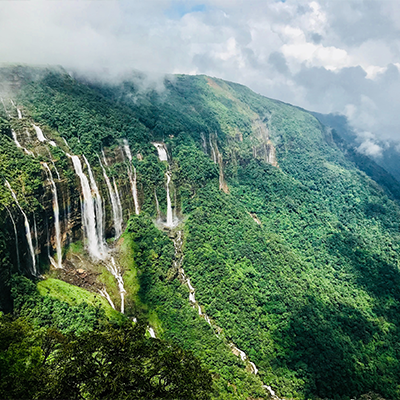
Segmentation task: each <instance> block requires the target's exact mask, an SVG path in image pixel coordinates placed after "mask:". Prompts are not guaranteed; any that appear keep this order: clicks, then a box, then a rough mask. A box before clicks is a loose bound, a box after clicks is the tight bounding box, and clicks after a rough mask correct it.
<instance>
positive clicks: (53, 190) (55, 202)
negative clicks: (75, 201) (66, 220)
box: [43, 163, 62, 268]
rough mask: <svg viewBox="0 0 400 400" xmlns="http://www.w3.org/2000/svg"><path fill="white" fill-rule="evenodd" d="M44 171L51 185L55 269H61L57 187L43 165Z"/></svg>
mask: <svg viewBox="0 0 400 400" xmlns="http://www.w3.org/2000/svg"><path fill="white" fill-rule="evenodd" d="M43 166H44V168H45V169H46V172H47V176H48V178H49V182H50V185H51V193H52V194H53V213H54V228H55V231H56V250H57V264H56V265H57V267H58V268H62V245H61V228H60V208H59V206H58V196H57V187H56V184H55V182H54V179H53V175H52V173H51V171H50V168H49V166H48V165H47V164H46V163H43Z"/></svg>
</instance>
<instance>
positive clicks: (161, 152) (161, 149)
mask: <svg viewBox="0 0 400 400" xmlns="http://www.w3.org/2000/svg"><path fill="white" fill-rule="evenodd" d="M152 145H153V146H155V148H156V149H157V152H158V159H159V160H160V161H167V162H168V154H167V149H166V147H165V145H164V143H159V142H152ZM165 176H166V177H167V185H166V189H167V222H166V224H165V226H167V227H168V228H173V227H174V226H175V225H176V224H175V222H176V218H175V219H174V216H173V214H172V203H171V196H170V192H169V184H170V182H171V171H170V170H169V169H168V170H167V172H166V173H165ZM155 196H156V204H157V213H158V211H159V205H158V199H157V195H155Z"/></svg>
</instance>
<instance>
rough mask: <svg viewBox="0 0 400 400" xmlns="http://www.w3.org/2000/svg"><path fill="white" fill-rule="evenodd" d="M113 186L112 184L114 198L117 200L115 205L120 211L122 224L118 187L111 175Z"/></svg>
mask: <svg viewBox="0 0 400 400" xmlns="http://www.w3.org/2000/svg"><path fill="white" fill-rule="evenodd" d="M113 186H114V193H115V199H116V201H117V206H118V209H119V210H120V212H121V225H122V223H123V221H124V220H123V209H122V203H121V198H120V197H119V192H118V187H117V184H116V182H115V179H114V177H113Z"/></svg>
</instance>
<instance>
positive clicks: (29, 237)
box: [5, 180, 37, 275]
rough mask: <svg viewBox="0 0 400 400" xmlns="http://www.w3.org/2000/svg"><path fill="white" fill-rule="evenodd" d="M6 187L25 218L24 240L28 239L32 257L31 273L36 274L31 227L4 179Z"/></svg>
mask: <svg viewBox="0 0 400 400" xmlns="http://www.w3.org/2000/svg"><path fill="white" fill-rule="evenodd" d="M5 184H6V186H7V188H8V189H9V190H10V192H11V195H12V197H13V199H14V201H15V202H16V203H17V206H18V208H19V209H20V211H21V213H22V215H23V216H24V220H25V233H26V240H27V241H28V246H29V252H30V255H31V258H32V274H33V275H37V271H36V259H35V250H34V249H33V244H32V235H31V227H30V225H29V221H28V217H27V216H26V214H25V213H24V210H23V209H22V208H21V206H20V205H19V202H18V199H17V196H16V194H15V193H14V191H13V190H12V188H11V186H10V184H9V183H8V181H7V180H6V182H5Z"/></svg>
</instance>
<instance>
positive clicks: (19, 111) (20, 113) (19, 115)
mask: <svg viewBox="0 0 400 400" xmlns="http://www.w3.org/2000/svg"><path fill="white" fill-rule="evenodd" d="M17 113H18V119H22V112H21V110H20V109H19V108H18V107H17Z"/></svg>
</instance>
